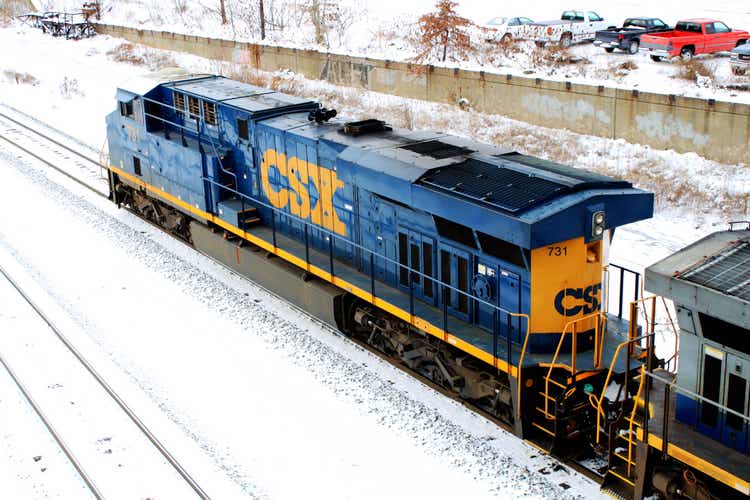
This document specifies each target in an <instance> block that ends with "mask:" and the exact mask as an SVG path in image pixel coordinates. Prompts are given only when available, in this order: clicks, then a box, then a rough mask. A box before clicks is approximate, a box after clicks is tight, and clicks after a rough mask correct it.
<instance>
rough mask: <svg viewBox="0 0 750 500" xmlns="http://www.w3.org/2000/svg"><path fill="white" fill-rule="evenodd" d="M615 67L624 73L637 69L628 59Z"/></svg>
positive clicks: (633, 62)
mask: <svg viewBox="0 0 750 500" xmlns="http://www.w3.org/2000/svg"><path fill="white" fill-rule="evenodd" d="M617 67H618V68H619V69H621V70H624V71H633V70H636V69H638V65H637V64H636V63H635V61H633V60H632V59H628V60H627V61H625V62H622V63H620V64H618V65H617Z"/></svg>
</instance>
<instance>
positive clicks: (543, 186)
mask: <svg viewBox="0 0 750 500" xmlns="http://www.w3.org/2000/svg"><path fill="white" fill-rule="evenodd" d="M117 101H118V108H117V110H116V111H114V112H113V113H111V114H110V115H109V116H108V117H107V136H108V141H109V153H110V170H109V179H110V188H111V196H112V199H113V201H114V202H115V203H117V204H118V205H120V206H124V207H127V208H128V209H129V210H131V211H133V212H135V213H136V214H138V215H140V216H141V217H144V218H146V219H148V220H150V221H152V222H153V223H155V224H158V225H159V226H160V227H162V228H164V229H165V230H167V231H169V232H171V233H172V234H174V235H176V236H178V237H180V238H182V239H183V240H185V241H186V242H188V243H190V244H191V245H193V246H194V247H195V248H196V249H197V250H199V251H201V252H203V253H205V254H207V255H209V256H211V257H213V258H214V259H216V260H218V261H220V262H222V263H224V264H225V265H226V266H228V267H231V268H233V269H235V270H237V271H238V272H239V273H241V274H243V275H245V276H247V277H249V278H250V279H252V280H253V281H254V282H256V283H258V284H260V285H261V286H264V287H265V288H267V289H269V290H271V291H272V292H274V293H276V294H278V295H280V296H282V297H284V298H286V299H288V300H290V301H291V302H293V303H295V304H297V305H298V306H300V307H301V308H303V309H305V310H306V311H308V312H309V313H310V314H311V315H314V316H315V317H317V318H319V319H321V320H322V321H325V322H327V323H329V324H330V325H332V326H333V327H335V328H338V329H339V330H341V331H342V332H344V333H345V334H347V335H348V336H350V337H352V338H353V339H355V340H356V341H358V342H361V343H363V344H367V345H369V346H371V347H372V348H374V349H377V350H378V351H379V352H381V353H382V354H383V355H385V356H388V357H390V358H392V359H393V361H394V362H396V363H399V364H400V365H403V366H406V367H408V368H409V369H411V370H413V371H414V372H416V373H418V374H420V375H422V376H424V377H426V378H428V379H430V380H431V381H432V382H434V383H435V384H437V385H439V386H441V387H443V388H445V389H446V390H447V391H449V392H451V393H453V394H455V395H457V396H459V397H461V398H463V399H465V400H468V401H470V402H471V403H473V404H474V405H475V406H476V407H478V408H480V409H481V410H483V411H486V412H488V413H489V414H491V415H492V416H494V417H497V418H498V419H499V420H501V421H504V422H506V423H507V424H508V425H510V426H511V427H512V428H513V429H514V430H515V432H516V433H517V434H518V435H519V436H521V437H523V438H525V439H529V440H531V441H533V442H534V443H535V444H536V445H537V446H540V447H543V448H544V449H546V450H548V451H550V452H552V453H555V454H557V455H561V456H567V457H570V456H575V457H582V456H584V455H595V454H597V453H599V454H601V453H602V452H601V446H600V445H599V446H598V445H597V444H601V443H602V442H603V440H606V439H614V436H616V435H617V434H618V432H619V431H620V430H621V429H622V426H623V425H625V424H623V420H622V418H620V417H622V415H624V414H626V413H628V412H630V411H631V409H634V410H633V411H635V409H638V408H640V406H639V405H638V404H637V395H636V392H637V391H636V389H637V388H638V386H639V382H638V381H639V375H638V373H637V369H634V368H633V367H632V366H631V361H632V365H633V366H642V365H644V363H645V362H646V361H645V360H646V359H650V358H649V357H648V356H645V355H644V352H643V350H642V349H635V348H633V349H630V348H629V349H628V355H627V356H621V355H620V353H621V347H622V346H623V345H626V344H627V345H630V346H632V344H633V342H634V340H635V339H636V338H637V337H638V334H639V330H638V329H637V327H636V326H634V323H629V322H627V321H622V320H621V319H620V318H617V317H613V316H612V315H609V314H607V313H606V309H605V308H603V307H602V305H603V304H605V303H606V302H607V300H608V298H607V297H606V295H605V291H606V288H607V287H606V281H604V276H606V274H607V271H608V268H609V267H608V249H609V244H610V242H611V239H612V237H613V234H614V230H615V228H617V227H618V226H621V225H624V224H628V223H631V222H635V221H638V220H642V219H646V218H648V217H650V216H651V215H652V211H653V195H652V194H651V193H648V192H645V191H642V190H639V189H636V188H634V187H633V186H632V185H631V184H630V183H628V182H625V181H622V180H617V179H613V178H609V177H605V176H602V175H598V174H594V173H591V172H586V171H582V170H579V169H575V168H571V167H566V166H563V165H560V164H556V163H553V162H549V161H545V160H542V159H539V158H534V157H530V156H527V155H523V154H519V153H517V152H514V151H510V150H504V149H501V148H498V147H494V146H490V145H487V144H481V143H477V142H474V141H470V140H466V139H462V138H459V137H455V136H450V135H446V134H441V133H435V132H414V131H406V130H397V129H393V128H392V127H390V126H388V125H387V124H386V123H384V122H383V121H380V120H375V119H370V120H362V121H354V122H351V121H345V120H339V119H336V112H335V111H333V110H327V109H325V108H323V107H322V106H321V105H320V104H319V103H318V102H316V101H314V100H307V99H302V98H298V97H294V96H290V95H285V94H282V93H279V92H275V91H273V90H269V89H264V88H259V87H256V86H253V85H249V84H246V83H242V82H237V81H233V80H230V79H226V78H223V77H219V76H191V77H184V78H183V79H178V80H163V81H153V82H151V81H145V82H141V83H140V84H138V85H133V86H130V87H123V88H120V89H118V91H117ZM636 351H637V352H636ZM647 352H650V353H653V348H651V350H650V351H647ZM610 359H611V361H610ZM640 380H643V377H642V376H641V377H640ZM612 381H617V382H618V383H620V384H624V386H625V390H624V393H623V394H624V398H623V399H624V400H626V401H627V402H624V403H622V404H621V405H620V406H619V408H620V409H619V410H618V411H619V413H618V411H616V410H615V406H617V405H616V404H609V403H607V404H605V402H607V401H609V400H608V399H607V398H605V397H604V393H603V391H605V390H606V389H607V385H608V384H610V383H611V382H612ZM628 387H629V388H628ZM600 394H601V396H599V395H600ZM617 415H619V417H617V418H616V416H617ZM602 421H603V422H604V423H602ZM635 446H636V440H635V439H631V441H630V444H629V447H630V448H631V451H632V449H634V447H635ZM605 450H606V451H605V454H608V457H609V460H610V467H609V471H611V472H612V474H613V477H619V478H621V483H622V484H624V485H625V487H626V488H631V489H632V491H636V490H637V489H636V485H635V481H634V475H635V472H633V474H632V475H631V473H630V469H631V465H633V464H635V457H634V456H633V457H630V458H628V459H627V460H628V463H627V473H625V472H622V470H621V469H622V464H621V463H620V464H619V465H618V464H616V463H615V462H617V460H620V459H618V456H620V457H621V456H622V454H621V453H616V451H617V450H619V448H618V447H617V446H614V445H612V446H609V447H605ZM641 466H642V467H645V464H644V465H641ZM633 468H634V466H633ZM618 471H619V472H618ZM642 475H643V474H642ZM638 491H640V490H638Z"/></svg>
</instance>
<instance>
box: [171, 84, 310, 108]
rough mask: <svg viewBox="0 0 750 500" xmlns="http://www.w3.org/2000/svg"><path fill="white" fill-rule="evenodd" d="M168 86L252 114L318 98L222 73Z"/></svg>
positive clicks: (297, 105)
mask: <svg viewBox="0 0 750 500" xmlns="http://www.w3.org/2000/svg"><path fill="white" fill-rule="evenodd" d="M166 86H168V87H172V88H176V89H179V90H180V91H182V92H186V93H189V94H194V95H196V96H198V97H201V98H204V99H209V100H212V101H220V102H222V103H223V104H226V105H229V106H233V107H235V108H238V109H242V110H245V111H248V112H250V113H251V114H252V113H257V112H262V111H266V110H269V109H280V108H297V107H299V108H305V109H307V108H309V107H315V106H317V102H316V101H313V100H311V99H302V98H299V97H295V96H292V95H289V94H283V93H281V92H276V91H275V90H271V89H267V88H263V87H257V86H255V85H251V84H249V83H244V82H238V81H236V80H230V79H228V78H224V77H221V76H211V77H206V78H199V79H194V80H186V81H179V82H171V83H170V84H167V85H166Z"/></svg>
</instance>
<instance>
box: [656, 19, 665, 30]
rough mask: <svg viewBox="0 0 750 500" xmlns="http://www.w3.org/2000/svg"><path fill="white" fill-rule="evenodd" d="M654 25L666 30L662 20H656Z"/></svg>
mask: <svg viewBox="0 0 750 500" xmlns="http://www.w3.org/2000/svg"><path fill="white" fill-rule="evenodd" d="M653 24H654V28H664V27H665V26H666V24H664V22H663V21H662V20H661V19H654V21H653Z"/></svg>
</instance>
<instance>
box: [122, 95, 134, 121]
mask: <svg viewBox="0 0 750 500" xmlns="http://www.w3.org/2000/svg"><path fill="white" fill-rule="evenodd" d="M120 116H124V117H125V118H131V119H132V118H133V101H132V100H131V101H120Z"/></svg>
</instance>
